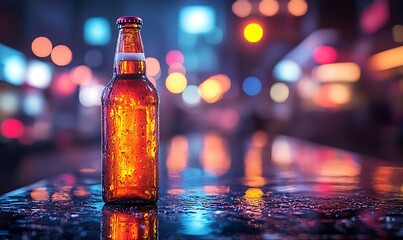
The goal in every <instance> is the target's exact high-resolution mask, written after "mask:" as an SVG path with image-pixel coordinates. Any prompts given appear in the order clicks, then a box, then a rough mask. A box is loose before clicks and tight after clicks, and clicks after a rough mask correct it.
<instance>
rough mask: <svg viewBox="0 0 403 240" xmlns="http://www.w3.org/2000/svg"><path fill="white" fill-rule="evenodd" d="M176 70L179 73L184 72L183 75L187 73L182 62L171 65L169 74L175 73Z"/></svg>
mask: <svg viewBox="0 0 403 240" xmlns="http://www.w3.org/2000/svg"><path fill="white" fill-rule="evenodd" d="M174 72H178V73H182V74H183V75H186V69H185V67H184V66H183V65H182V64H180V63H174V64H172V65H170V66H169V68H168V74H171V73H174Z"/></svg>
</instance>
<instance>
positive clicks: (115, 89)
mask: <svg viewBox="0 0 403 240" xmlns="http://www.w3.org/2000/svg"><path fill="white" fill-rule="evenodd" d="M121 98H130V99H134V100H136V99H137V100H146V101H147V102H149V103H158V102H159V96H158V92H157V89H156V88H155V87H154V85H153V84H152V83H151V82H150V81H149V80H148V79H147V78H146V77H144V76H143V77H142V76H138V75H137V76H136V75H132V76H127V75H123V76H114V77H113V78H112V79H111V81H110V82H109V83H108V85H107V86H106V87H105V89H104V91H103V94H102V99H103V100H107V99H109V100H113V99H121Z"/></svg>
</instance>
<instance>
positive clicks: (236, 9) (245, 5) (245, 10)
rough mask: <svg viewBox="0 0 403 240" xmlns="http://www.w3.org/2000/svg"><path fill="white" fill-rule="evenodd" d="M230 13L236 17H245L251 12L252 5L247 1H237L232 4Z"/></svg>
mask: <svg viewBox="0 0 403 240" xmlns="http://www.w3.org/2000/svg"><path fill="white" fill-rule="evenodd" d="M232 12H233V13H234V14H235V15H237V16H238V17H242V18H243V17H247V16H249V15H250V14H251V12H252V4H251V3H250V2H249V1H248V0H237V1H235V2H234V3H233V4H232Z"/></svg>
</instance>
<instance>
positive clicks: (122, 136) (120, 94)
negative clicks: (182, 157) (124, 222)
mask: <svg viewBox="0 0 403 240" xmlns="http://www.w3.org/2000/svg"><path fill="white" fill-rule="evenodd" d="M142 23H143V22H142V20H141V19H140V18H138V17H120V18H119V19H118V20H117V22H116V24H117V25H118V29H119V33H118V39H117V46H116V54H115V60H114V66H113V77H112V79H111V81H110V82H109V83H108V85H107V86H106V87H105V89H104V91H103V93H102V197H103V199H104V201H105V202H107V203H127V204H131V203H155V202H156V201H157V199H158V145H159V129H158V124H159V112H158V111H159V109H158V108H159V98H158V93H157V90H156V89H155V87H154V86H153V84H152V83H151V82H150V81H149V80H148V79H147V78H146V75H145V73H146V71H145V70H146V65H145V57H144V48H143V43H142V40H141V36H140V29H141V26H142Z"/></svg>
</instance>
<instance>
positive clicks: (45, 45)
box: [31, 37, 52, 57]
mask: <svg viewBox="0 0 403 240" xmlns="http://www.w3.org/2000/svg"><path fill="white" fill-rule="evenodd" d="M31 49H32V52H33V53H34V54H35V55H36V56H38V57H47V56H49V55H50V53H51V52H52V42H51V41H50V40H49V39H48V38H47V37H37V38H35V39H34V41H32V44H31Z"/></svg>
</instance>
